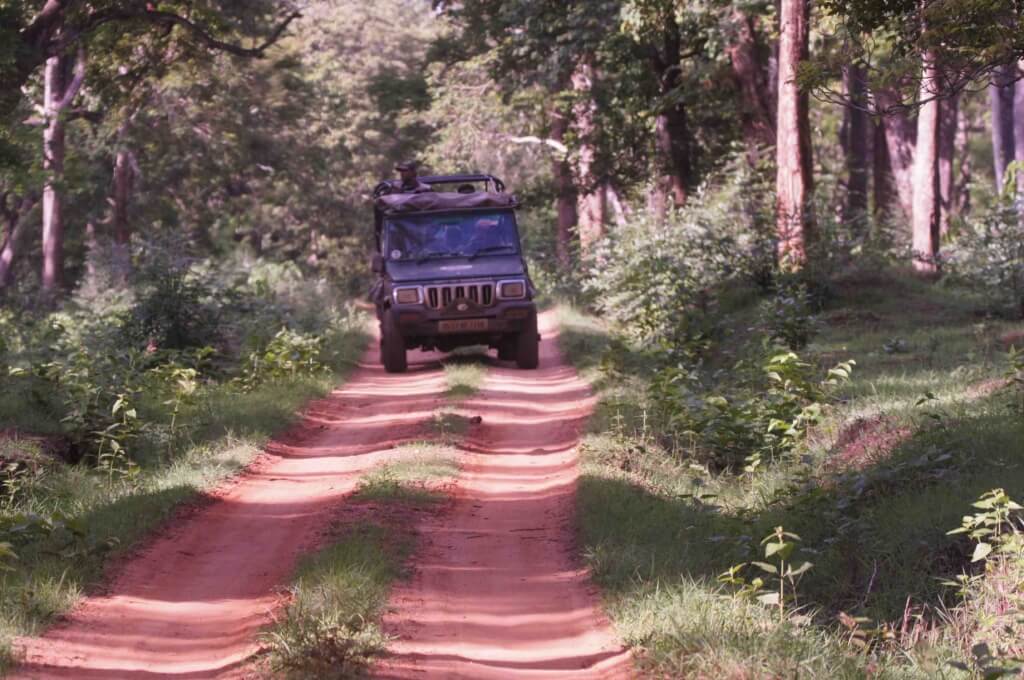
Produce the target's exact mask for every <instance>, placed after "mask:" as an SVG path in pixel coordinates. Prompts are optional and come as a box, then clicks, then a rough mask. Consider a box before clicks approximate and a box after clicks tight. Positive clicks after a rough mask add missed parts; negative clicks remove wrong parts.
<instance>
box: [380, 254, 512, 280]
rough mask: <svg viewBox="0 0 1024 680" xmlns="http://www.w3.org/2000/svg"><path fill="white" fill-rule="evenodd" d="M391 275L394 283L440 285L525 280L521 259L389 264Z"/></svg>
mask: <svg viewBox="0 0 1024 680" xmlns="http://www.w3.org/2000/svg"><path fill="white" fill-rule="evenodd" d="M387 270H388V274H389V275H390V276H391V280H392V281H396V282H402V283H406V282H413V281H417V282H418V281H438V280H446V279H448V280H450V279H484V278H502V277H506V276H524V275H525V274H526V272H525V271H524V269H523V261H522V259H521V258H520V257H519V255H484V256H481V257H478V258H476V259H473V260H470V259H469V258H467V257H453V258H449V259H444V260H428V261H426V262H424V263H422V264H416V263H415V262H408V261H407V262H400V261H388V263H387Z"/></svg>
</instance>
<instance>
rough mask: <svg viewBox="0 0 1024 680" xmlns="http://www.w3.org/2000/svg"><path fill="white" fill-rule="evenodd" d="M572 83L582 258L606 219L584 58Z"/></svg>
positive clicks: (591, 79)
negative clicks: (577, 148) (575, 98)
mask: <svg viewBox="0 0 1024 680" xmlns="http://www.w3.org/2000/svg"><path fill="white" fill-rule="evenodd" d="M572 86H573V90H574V91H575V92H576V95H577V100H576V104H575V105H574V106H573V116H574V118H575V128H576V136H577V138H578V139H579V150H578V153H577V161H576V177H577V182H576V184H577V187H578V191H579V193H578V200H577V213H578V219H579V235H580V252H581V254H582V255H583V256H584V257H586V256H587V255H589V254H591V253H592V252H593V247H594V244H595V243H597V242H598V241H600V240H601V239H602V238H603V237H604V233H605V224H606V222H607V214H608V202H607V196H606V194H607V192H606V190H605V185H604V183H603V182H601V181H600V179H599V178H598V176H597V173H596V168H595V165H596V162H597V149H596V147H595V146H594V136H595V135H596V134H597V126H596V122H595V118H596V115H597V104H596V102H595V101H594V98H593V94H592V93H593V87H594V69H593V66H591V64H590V62H589V61H587V60H586V59H584V60H583V61H581V62H580V63H579V65H577V67H576V70H575V71H574V72H573V74H572Z"/></svg>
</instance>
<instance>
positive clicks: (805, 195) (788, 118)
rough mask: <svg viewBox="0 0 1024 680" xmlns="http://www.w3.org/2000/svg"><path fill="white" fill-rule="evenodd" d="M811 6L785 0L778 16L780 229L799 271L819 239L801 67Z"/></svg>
mask: <svg viewBox="0 0 1024 680" xmlns="http://www.w3.org/2000/svg"><path fill="white" fill-rule="evenodd" d="M809 19H810V7H809V5H808V4H807V2H806V0H782V12H781V15H780V19H779V36H780V37H779V96H778V116H777V120H778V132H777V139H776V155H777V159H778V171H777V174H776V192H777V202H776V230H777V232H778V239H779V259H780V261H781V262H782V263H783V264H784V266H787V267H792V268H796V269H799V268H800V267H802V266H803V264H804V263H805V262H806V260H807V249H808V246H809V245H810V244H811V242H812V241H813V239H814V219H813V214H812V211H811V205H810V199H811V196H812V192H813V177H812V173H811V137H810V122H809V120H808V117H807V113H808V111H807V108H808V101H807V93H806V92H801V90H800V85H799V83H798V82H797V69H798V68H799V65H800V62H801V61H804V60H806V59H807V56H808V34H809V29H808V23H809Z"/></svg>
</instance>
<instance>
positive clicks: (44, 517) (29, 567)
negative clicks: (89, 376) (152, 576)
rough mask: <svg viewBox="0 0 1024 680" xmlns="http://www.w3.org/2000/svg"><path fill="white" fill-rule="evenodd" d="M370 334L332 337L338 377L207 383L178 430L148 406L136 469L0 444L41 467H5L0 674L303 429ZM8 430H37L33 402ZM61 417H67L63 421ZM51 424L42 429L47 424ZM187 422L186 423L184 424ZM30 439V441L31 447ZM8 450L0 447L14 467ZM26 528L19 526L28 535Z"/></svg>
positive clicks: (13, 416) (158, 403) (0, 505)
mask: <svg viewBox="0 0 1024 680" xmlns="http://www.w3.org/2000/svg"><path fill="white" fill-rule="evenodd" d="M367 341H368V337H367V335H366V334H365V333H363V332H362V331H361V329H359V328H356V327H353V328H351V329H349V330H348V331H346V332H341V333H337V334H335V335H334V336H333V337H332V348H331V351H330V356H329V366H330V368H331V369H332V371H331V372H330V373H321V374H316V375H298V376H295V377H292V378H287V379H281V380H275V381H268V382H264V383H262V384H260V385H259V386H258V387H256V388H255V389H253V390H251V391H248V392H243V391H240V390H239V389H238V388H237V386H235V385H234V384H232V383H219V384H211V385H207V386H203V387H200V388H199V390H198V391H197V392H196V394H195V395H193V397H192V398H191V399H190V401H189V403H187V404H186V405H184V406H183V408H182V411H181V413H180V414H179V416H178V423H179V426H178V427H177V428H176V429H175V430H173V431H172V430H171V429H170V428H169V426H168V423H169V421H170V413H169V411H170V406H169V405H168V404H165V403H163V401H162V400H161V399H159V398H156V397H153V396H150V397H149V398H148V400H146V401H144V403H143V404H141V405H140V407H139V408H140V412H141V413H142V414H143V416H144V420H145V422H146V427H145V428H144V429H143V430H142V433H141V435H140V437H139V438H138V439H136V440H135V441H134V442H133V443H132V447H133V448H132V450H131V453H132V457H133V458H134V459H136V460H137V462H138V463H139V466H138V467H137V468H136V469H135V470H134V471H132V472H130V473H129V472H128V471H127V468H123V472H117V473H114V474H107V473H105V472H101V471H98V470H97V469H96V468H95V467H93V466H91V465H89V464H86V463H82V464H77V465H68V464H65V463H63V462H61V461H59V460H57V459H56V458H54V457H52V456H45V455H41V454H40V452H39V451H38V450H37V449H38V445H36V444H31V442H32V441H33V440H31V439H28V440H25V439H22V440H16V439H12V438H11V437H7V438H5V439H0V447H6V448H8V449H10V448H17V449H18V450H19V451H20V452H21V454H19V455H21V456H24V455H25V451H28V452H29V455H33V456H34V459H35V460H40V461H41V462H40V463H39V464H38V466H36V469H37V470H38V471H39V473H38V474H28V473H26V472H25V470H32V469H33V468H32V467H31V466H20V467H19V468H18V469H17V470H14V469H9V470H6V471H5V472H4V473H3V474H5V475H6V482H5V487H4V488H5V489H6V491H7V493H6V495H5V497H4V498H3V500H2V501H0V521H2V522H3V524H6V525H7V526H8V527H12V526H13V527H15V529H14V530H13V531H14V532H15V533H14V535H15V536H17V539H18V540H16V541H15V545H14V549H15V551H16V552H17V555H18V556H17V559H16V560H14V561H13V562H11V563H10V566H11V567H12V569H11V570H10V571H6V572H3V573H0V672H3V671H4V670H6V669H7V668H9V666H10V665H11V663H12V661H13V659H12V653H11V647H10V641H11V639H12V638H13V637H14V636H18V635H36V634H39V633H40V632H41V631H42V630H43V629H44V628H45V627H46V626H47V625H49V624H50V623H51V622H52V621H53V620H54V618H55V617H57V616H59V615H60V614H62V613H64V612H66V611H68V610H69V609H70V608H71V607H73V606H74V604H75V603H76V602H77V601H78V599H79V598H80V597H81V596H82V595H83V594H84V593H86V592H88V591H89V590H90V589H91V588H93V587H94V586H96V585H97V584H98V583H100V582H101V581H102V579H103V575H104V569H105V566H106V565H107V564H108V562H109V560H110V559H112V558H116V557H118V556H120V555H123V554H125V553H126V552H127V551H128V550H130V548H131V547H132V546H133V545H134V544H136V543H137V542H138V541H139V540H141V539H143V538H145V537H146V536H147V535H149V534H150V533H151V532H152V531H153V530H154V529H155V528H156V527H158V526H159V525H160V523H161V522H163V521H165V520H166V519H167V518H169V517H170V516H171V515H172V514H173V513H174V511H175V509H176V508H178V507H179V506H181V505H182V504H183V503H186V502H188V501H191V500H193V499H195V498H196V497H197V496H198V494H199V493H200V492H202V491H203V490H206V489H209V488H211V487H213V486H215V485H216V484H218V483H219V482H220V481H222V480H223V479H224V478H226V477H228V476H230V475H231V474H233V473H235V472H237V471H238V470H240V469H241V468H243V467H244V466H245V465H246V464H248V462H249V461H250V460H252V458H253V457H254V456H255V455H256V454H257V453H258V452H259V451H260V450H261V449H262V448H263V446H264V445H265V443H266V442H267V440H268V439H269V438H270V437H271V436H273V435H274V434H276V433H280V432H281V431H283V430H285V429H286V428H287V427H288V426H289V425H291V424H292V423H294V422H295V420H296V417H297V415H296V414H297V412H298V411H299V409H301V407H302V405H303V404H304V403H306V402H307V401H308V400H309V399H311V398H314V397H317V396H322V395H324V394H326V393H327V392H328V391H329V390H330V389H331V388H332V387H333V386H335V385H336V384H337V382H338V380H339V379H340V378H341V377H343V375H344V373H345V372H346V371H347V370H348V369H349V368H350V367H351V366H352V365H354V362H355V360H356V359H357V358H358V356H359V355H360V354H361V352H362V350H363V348H364V347H365V344H366V342H367ZM4 408H5V409H10V410H5V411H2V412H0V414H2V419H3V422H4V423H5V424H6V425H8V426H12V425H13V426H17V427H24V426H26V425H33V426H35V425H38V426H39V427H38V429H39V431H40V432H42V433H53V432H56V431H59V428H57V427H55V426H54V425H53V422H52V421H53V419H54V417H53V416H52V415H51V416H50V419H51V420H50V421H42V420H40V421H39V423H36V416H32V415H28V414H27V413H26V412H27V411H30V410H31V408H32V402H31V401H30V400H29V401H23V402H22V403H21V405H19V404H14V403H10V402H8V403H6V404H5V405H4ZM57 420H59V419H57ZM46 422H48V423H49V424H48V425H46V424H44V423H46ZM181 424H184V425H181ZM25 442H29V445H28V446H26V443H25ZM12 455H13V454H12V453H11V452H9V451H4V450H0V457H2V458H3V459H4V460H11V457H12ZM18 525H23V528H21V529H20V530H19V529H17V526H18Z"/></svg>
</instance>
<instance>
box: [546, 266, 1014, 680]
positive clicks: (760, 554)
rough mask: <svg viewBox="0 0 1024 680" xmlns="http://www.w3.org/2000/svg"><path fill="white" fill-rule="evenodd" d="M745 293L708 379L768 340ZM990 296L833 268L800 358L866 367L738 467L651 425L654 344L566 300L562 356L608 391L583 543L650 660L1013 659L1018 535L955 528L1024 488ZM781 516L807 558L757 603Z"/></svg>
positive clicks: (726, 314) (846, 667)
mask: <svg viewBox="0 0 1024 680" xmlns="http://www.w3.org/2000/svg"><path fill="white" fill-rule="evenodd" d="M732 297H733V300H732V301H731V302H729V303H727V304H725V305H723V309H722V310H721V326H722V328H723V330H724V333H723V337H724V340H723V341H722V342H721V343H719V345H718V347H719V349H718V350H717V351H715V352H712V354H711V355H710V356H709V357H708V358H707V362H706V364H705V366H704V367H703V369H702V370H703V371H704V373H705V374H706V375H709V376H712V379H711V380H710V381H709V383H710V384H711V385H712V386H713V385H714V384H715V383H716V381H719V380H720V381H721V382H728V381H729V380H730V379H731V372H730V371H731V367H732V366H734V365H736V364H737V362H741V361H748V362H749V361H757V357H759V356H763V355H764V351H765V349H764V347H763V345H762V343H761V342H760V341H759V339H758V338H757V337H756V336H757V334H756V332H754V329H755V327H756V326H757V323H758V322H757V296H756V294H755V293H754V292H753V291H750V293H749V295H748V294H739V295H733V296H732ZM984 303H985V301H984V300H982V299H980V298H978V297H976V296H974V295H972V294H970V293H968V292H965V291H962V290H956V289H952V288H947V287H942V286H941V285H929V284H926V283H923V282H920V281H917V280H915V279H913V278H912V277H910V276H906V275H903V274H900V273H886V272H872V273H869V274H867V273H852V274H848V275H846V276H843V277H840V278H839V279H838V280H837V281H836V283H835V284H834V285H833V286H832V288H831V294H830V295H829V296H828V298H827V300H826V302H825V305H824V308H823V309H822V310H821V312H820V314H819V322H820V323H819V326H818V332H817V334H816V336H815V337H814V338H813V339H812V341H811V343H810V344H809V345H808V346H807V347H806V348H804V349H803V350H801V351H800V356H801V358H802V359H803V360H805V361H806V362H808V363H809V364H811V366H812V367H816V368H818V369H820V371H819V372H820V373H821V374H824V373H825V371H826V370H827V369H828V368H829V367H831V366H834V365H835V364H837V363H838V362H840V361H844V360H847V359H853V360H855V361H856V366H855V367H854V369H853V374H852V378H851V379H850V380H849V381H848V382H846V383H845V384H843V385H842V386H840V387H839V388H838V390H837V391H836V392H835V393H834V394H833V395H832V398H831V399H830V400H829V403H827V404H823V415H822V417H821V420H820V422H819V423H818V424H817V425H815V426H813V427H811V428H810V430H809V432H808V436H807V437H806V439H804V440H803V441H802V442H801V443H800V444H799V445H798V446H797V448H796V449H795V450H794V451H792V452H790V453H788V454H786V455H783V456H780V457H778V458H776V459H774V460H765V461H762V462H761V463H760V464H759V465H755V466H753V467H752V468H750V469H748V470H746V471H745V470H743V469H740V468H734V469H731V470H721V469H716V468H715V466H714V465H711V464H708V463H707V462H706V461H704V460H701V459H699V458H695V457H694V456H693V455H691V454H692V453H693V452H692V451H691V450H690V447H688V445H687V443H686V437H685V436H680V434H679V433H670V432H669V431H668V430H669V425H666V423H664V422H661V421H659V418H658V416H657V412H658V409H657V404H656V403H655V402H654V400H655V399H656V397H655V396H654V395H655V393H654V392H652V391H651V389H650V388H651V384H652V381H653V380H655V379H656V378H657V373H658V369H657V368H656V367H655V364H654V363H653V362H652V360H651V358H650V356H649V355H646V354H644V353H641V352H638V351H634V350H631V349H630V348H629V347H628V346H627V345H625V344H623V343H621V342H618V341H615V340H614V339H613V336H612V334H611V332H610V330H609V329H608V328H607V327H605V326H604V325H603V324H602V323H601V322H600V321H598V320H597V319H595V318H593V317H589V316H586V315H583V314H581V313H579V312H577V311H574V310H572V309H569V308H563V309H562V312H561V313H562V319H563V325H564V332H563V346H564V350H565V354H566V356H568V357H571V358H573V359H574V361H576V362H577V365H578V367H579V368H581V369H582V370H583V371H584V372H585V374H586V375H587V376H588V377H589V378H590V379H591V380H592V381H593V382H594V384H595V385H596V386H597V388H598V390H599V392H600V395H601V403H600V406H599V409H598V415H597V417H596V418H595V419H594V421H593V423H592V426H591V431H590V434H589V436H588V437H587V438H586V440H585V442H584V455H583V460H584V470H583V478H582V480H581V485H580V495H579V499H578V511H579V519H580V541H581V545H582V550H583V551H584V553H585V558H586V560H587V561H588V563H589V566H590V567H591V569H592V570H593V574H594V577H595V579H596V581H597V582H598V584H599V585H600V586H601V587H602V588H603V590H604V594H605V599H606V606H607V608H608V611H609V613H610V615H611V617H612V618H613V620H614V622H615V624H616V626H617V627H618V630H619V632H620V634H621V635H622V637H623V638H624V639H625V640H626V641H627V642H628V643H629V644H631V645H632V646H634V647H635V648H636V649H637V650H638V651H639V652H640V654H639V655H638V656H639V658H640V664H641V665H642V667H644V668H645V669H646V670H649V671H652V672H654V674H655V675H656V676H659V677H660V676H669V677H743V678H750V677H797V676H800V677H804V676H807V677H850V678H859V677H866V676H871V677H959V676H960V673H961V672H963V671H962V670H957V668H955V667H954V666H953V665H950V664H951V662H952V663H956V664H963V665H964V666H965V668H966V669H967V670H968V671H970V672H972V673H975V672H980V671H981V670H982V669H984V668H989V669H993V668H1011V667H1012V666H1013V664H1012V659H1013V658H1014V657H1017V658H1019V657H1020V656H1021V653H1022V650H1021V649H1020V646H1021V645H1020V639H1021V635H1020V625H1021V624H1020V621H1019V619H1020V611H1021V606H1022V604H1024V602H1022V599H1024V598H1022V593H1021V590H1020V585H1019V584H1020V582H1021V580H1020V577H1021V576H1022V575H1024V560H1022V559H1021V552H1020V544H1019V541H1016V542H1015V541H1007V543H1006V545H1005V546H1004V547H1005V549H1004V551H1003V553H1002V554H1000V555H998V556H996V557H992V558H989V559H988V560H979V561H977V562H973V563H972V561H971V559H972V555H973V552H972V551H973V550H974V541H972V540H970V539H968V538H966V537H965V536H963V535H952V536H951V535H948V534H947V532H949V531H950V530H952V529H955V528H957V527H960V526H961V521H962V519H963V517H964V515H967V514H970V513H972V512H973V513H978V512H979V509H977V508H972V503H973V502H975V501H976V500H977V499H978V498H979V496H981V495H982V494H983V493H985V492H986V491H988V490H990V489H995V488H1004V489H1005V490H1006V491H1007V493H1008V494H1009V495H1010V496H1011V497H1013V498H1015V499H1017V500H1018V501H1019V500H1021V498H1022V497H1024V418H1022V415H1021V404H1022V398H1024V397H1022V394H1021V391H1020V385H1019V383H1014V382H1013V381H1012V380H1010V376H1011V374H1012V373H1013V370H1012V369H1011V365H1010V363H1009V360H1008V356H1007V349H1008V346H1009V345H1010V344H1012V343H1014V342H1016V344H1017V345H1018V346H1020V345H1021V344H1024V343H1022V342H1021V340H1020V338H1021V337H1022V332H1024V325H1022V324H1021V323H1019V322H1010V321H1005V320H999V319H992V318H988V317H987V316H986V315H985V314H984V312H983V311H982V310H983V309H984V308H985V304H984ZM723 369H724V370H723ZM1018 370H1019V367H1018ZM716 371H718V373H716ZM716 376H717V377H716ZM709 383H705V384H709ZM712 389H713V388H712ZM692 396H693V398H695V399H706V398H708V397H714V396H715V395H714V392H713V391H707V392H703V393H700V392H697V393H695V394H694V395H692ZM747 467H748V468H749V467H750V466H747ZM777 526H782V527H784V529H785V530H786V531H788V532H792V533H794V534H796V535H797V536H799V539H798V540H792V541H789V542H792V543H794V548H793V553H792V555H790V556H789V562H790V563H791V564H792V567H793V568H795V567H796V566H798V565H800V564H802V563H803V562H804V561H807V562H810V563H811V564H812V566H811V567H810V568H809V570H808V571H806V572H804V573H803V574H801V575H799V576H796V577H794V578H793V579H792V581H793V582H792V583H790V582H787V583H786V588H785V591H786V592H784V599H785V606H784V607H783V608H782V609H781V611H780V609H779V608H778V607H776V606H765V605H764V604H762V602H760V601H758V598H759V597H761V596H764V595H766V594H767V597H765V598H762V599H767V600H768V601H772V600H773V598H772V595H771V593H772V591H773V590H778V578H777V577H776V576H774V575H772V574H771V573H770V571H768V570H762V569H761V568H760V567H757V566H756V565H754V564H753V562H755V561H761V562H762V563H763V564H768V565H774V566H776V567H778V566H779V565H778V562H777V556H776V558H772V559H769V558H767V557H765V552H764V547H763V543H762V538H763V537H766V536H767V535H769V534H770V533H772V531H773V529H774V528H775V527H777ZM1004 529H1005V525H1004ZM769 542H772V541H769ZM985 562H988V564H987V567H986V565H985ZM739 565H744V566H742V567H739ZM733 567H738V568H736V569H733V570H732V571H731V572H730V569H731V568H733ZM783 569H784V567H783ZM730 576H731V577H732V578H731V579H730ZM755 577H760V578H761V579H762V582H763V585H762V586H761V587H760V588H757V587H755V586H754V578H755ZM728 580H731V583H730V584H725V583H723V581H728ZM957 583H959V584H960V585H959V587H954V585H951V584H957ZM791 586H792V587H791ZM788 593H792V594H794V595H795V597H794V598H793V599H790V595H789V594H788ZM979 644H984V645H985V646H975V645H979ZM972 647H973V651H971V650H972Z"/></svg>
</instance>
